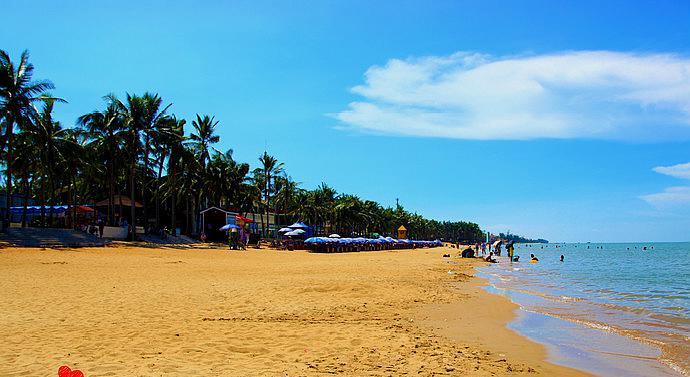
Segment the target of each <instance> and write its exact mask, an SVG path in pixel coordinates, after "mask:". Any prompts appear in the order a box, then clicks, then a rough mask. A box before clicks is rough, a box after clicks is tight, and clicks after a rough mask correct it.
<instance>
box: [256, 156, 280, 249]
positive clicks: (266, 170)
mask: <svg viewBox="0 0 690 377" xmlns="http://www.w3.org/2000/svg"><path fill="white" fill-rule="evenodd" d="M259 162H260V163H261V175H262V176H263V183H264V185H265V186H264V198H265V211H266V228H264V236H265V235H266V234H267V231H268V230H269V229H270V227H271V222H270V221H271V220H270V217H269V213H270V209H271V190H272V186H271V183H272V182H273V180H274V179H275V177H276V176H277V175H278V174H280V173H282V172H283V163H282V162H278V159H276V158H275V157H273V156H271V155H269V154H268V153H267V152H264V154H263V155H261V156H260V157H259Z"/></svg>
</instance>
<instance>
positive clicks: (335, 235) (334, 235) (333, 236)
mask: <svg viewBox="0 0 690 377" xmlns="http://www.w3.org/2000/svg"><path fill="white" fill-rule="evenodd" d="M328 238H340V235H339V234H335V233H333V234H331V235H329V236H328Z"/></svg>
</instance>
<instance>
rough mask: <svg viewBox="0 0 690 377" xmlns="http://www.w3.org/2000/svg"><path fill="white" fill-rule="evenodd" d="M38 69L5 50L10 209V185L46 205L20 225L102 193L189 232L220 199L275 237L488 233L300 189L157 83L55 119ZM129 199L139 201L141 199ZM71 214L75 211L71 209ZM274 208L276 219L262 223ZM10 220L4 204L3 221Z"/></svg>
mask: <svg viewBox="0 0 690 377" xmlns="http://www.w3.org/2000/svg"><path fill="white" fill-rule="evenodd" d="M33 73H34V67H33V65H32V64H31V63H30V62H29V55H28V53H27V52H26V51H24V52H23V53H22V54H21V56H20V58H19V61H18V62H17V63H16V64H15V63H14V62H13V61H12V60H11V59H10V56H9V54H8V53H7V52H5V51H2V50H0V128H1V133H0V153H1V156H0V157H1V158H2V165H3V169H4V170H3V174H4V178H5V179H4V184H5V187H4V190H5V195H6V197H5V203H6V208H10V206H12V199H11V198H12V197H13V195H14V196H15V197H16V196H19V197H21V198H22V200H23V207H24V208H26V207H27V204H28V202H29V200H31V201H33V202H35V203H38V204H39V205H40V206H41V208H42V210H41V216H40V220H39V222H38V224H27V216H26V212H25V211H24V213H23V215H22V226H28V225H38V226H51V225H53V224H54V219H53V218H52V211H50V215H46V214H45V211H44V209H45V208H46V207H47V206H52V205H59V204H66V205H68V206H70V207H73V206H75V205H81V204H87V205H91V204H93V203H95V202H96V201H100V200H103V199H107V200H108V204H107V206H106V208H105V210H104V216H105V221H106V222H107V223H108V224H109V225H116V223H117V220H116V219H118V218H128V219H129V221H130V222H131V225H132V226H131V227H130V228H131V232H133V231H134V229H135V228H134V226H135V225H140V226H141V225H145V224H142V222H146V225H147V226H155V227H163V226H168V227H171V228H172V229H175V228H181V229H182V231H183V233H186V234H191V235H196V234H198V233H199V231H200V229H199V211H200V210H202V209H204V208H207V207H209V206H217V207H220V208H226V209H233V210H236V211H238V212H242V213H252V214H256V215H258V218H257V219H256V221H257V223H259V224H261V229H262V231H263V233H264V234H263V235H264V236H270V234H269V229H272V230H275V228H276V226H277V225H278V224H275V223H276V222H278V223H280V224H288V223H291V222H293V221H296V220H301V221H305V222H307V223H309V224H311V225H314V226H315V227H316V229H317V230H318V231H319V232H320V233H329V232H334V233H340V234H342V235H371V234H372V233H374V232H377V233H379V234H382V235H392V236H395V234H396V233H395V232H396V230H397V228H398V227H399V226H400V225H403V226H405V227H406V228H407V229H408V236H409V237H410V238H415V239H436V238H440V239H445V240H449V241H473V242H474V241H479V240H481V239H483V237H484V233H483V232H482V230H481V229H480V228H479V226H478V225H477V224H475V223H472V222H464V221H459V222H448V221H443V222H441V221H436V220H430V219H426V218H424V217H423V216H421V215H418V214H416V213H411V212H409V211H407V210H405V209H404V208H403V207H402V206H401V205H396V206H395V207H394V208H393V207H384V206H382V205H380V204H379V203H377V202H374V201H371V200H363V199H361V198H359V197H358V196H356V195H350V194H345V193H338V192H337V191H336V190H335V189H333V188H331V187H330V186H328V185H327V184H325V183H322V184H321V185H320V186H318V187H317V188H315V189H312V190H309V189H304V188H302V187H300V183H299V182H296V181H294V180H293V179H292V178H291V177H290V176H289V175H288V174H287V172H286V168H285V165H284V164H283V163H282V162H280V161H279V160H278V159H277V158H276V157H274V156H271V155H270V154H268V153H267V152H264V153H263V154H262V155H261V156H259V158H258V160H257V162H258V164H257V165H256V167H255V168H252V167H251V166H250V165H249V164H248V163H243V162H239V161H236V160H235V159H234V158H233V153H232V150H227V151H219V150H217V149H216V148H215V145H217V144H218V142H219V141H220V137H219V136H218V135H217V128H218V125H219V122H218V120H216V119H215V117H214V116H213V115H202V114H197V115H196V116H195V117H194V119H192V120H191V124H190V123H189V122H188V121H187V120H185V119H181V118H178V117H177V116H176V115H175V114H173V113H172V112H171V104H170V103H167V102H166V101H164V100H163V98H161V96H159V95H158V94H156V93H148V92H147V93H143V94H140V95H138V94H126V96H124V97H123V98H120V97H118V96H116V95H114V94H108V95H106V96H105V97H103V107H102V108H100V109H96V110H94V111H92V112H90V113H87V114H84V115H82V116H80V117H79V118H78V119H77V120H76V124H75V125H73V126H70V127H65V126H64V125H63V124H61V123H60V122H59V121H56V120H55V119H54V118H53V111H54V108H55V106H59V105H60V104H61V103H64V102H66V101H65V100H64V99H62V98H59V97H56V96H54V95H52V94H51V93H50V91H51V90H53V89H55V86H54V85H53V84H52V83H51V82H50V81H47V80H34V78H33ZM190 125H191V127H190ZM123 196H128V197H129V198H131V199H132V200H131V202H130V203H129V208H125V206H123V205H122V197H123ZM135 201H137V202H140V203H141V209H140V210H137V208H136V203H135ZM138 211H139V212H138ZM69 213H70V216H72V217H74V216H75V211H71V212H69ZM137 214H139V215H140V216H139V217H137ZM274 214H275V215H274ZM271 217H273V219H274V220H273V222H274V224H269V222H270V221H271ZM140 219H144V221H140ZM9 221H10V213H9V211H5V213H4V219H3V225H4V226H8V224H9ZM132 236H133V234H132Z"/></svg>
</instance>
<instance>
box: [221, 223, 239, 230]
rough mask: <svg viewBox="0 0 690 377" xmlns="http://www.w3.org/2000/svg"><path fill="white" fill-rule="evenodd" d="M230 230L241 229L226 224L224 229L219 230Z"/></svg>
mask: <svg viewBox="0 0 690 377" xmlns="http://www.w3.org/2000/svg"><path fill="white" fill-rule="evenodd" d="M230 229H240V227H239V226H237V225H235V224H225V225H223V226H222V227H220V229H218V230H230Z"/></svg>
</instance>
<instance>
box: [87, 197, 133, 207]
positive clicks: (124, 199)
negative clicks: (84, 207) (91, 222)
mask: <svg viewBox="0 0 690 377" xmlns="http://www.w3.org/2000/svg"><path fill="white" fill-rule="evenodd" d="M120 200H122V206H123V207H131V206H132V201H131V200H130V199H129V196H124V195H114V196H113V204H114V205H116V206H117V205H120ZM108 204H109V201H108V198H105V199H103V200H101V201H100V202H96V207H107V206H108ZM134 207H136V208H141V207H143V205H142V204H141V203H139V202H137V201H136V200H135V201H134Z"/></svg>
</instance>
